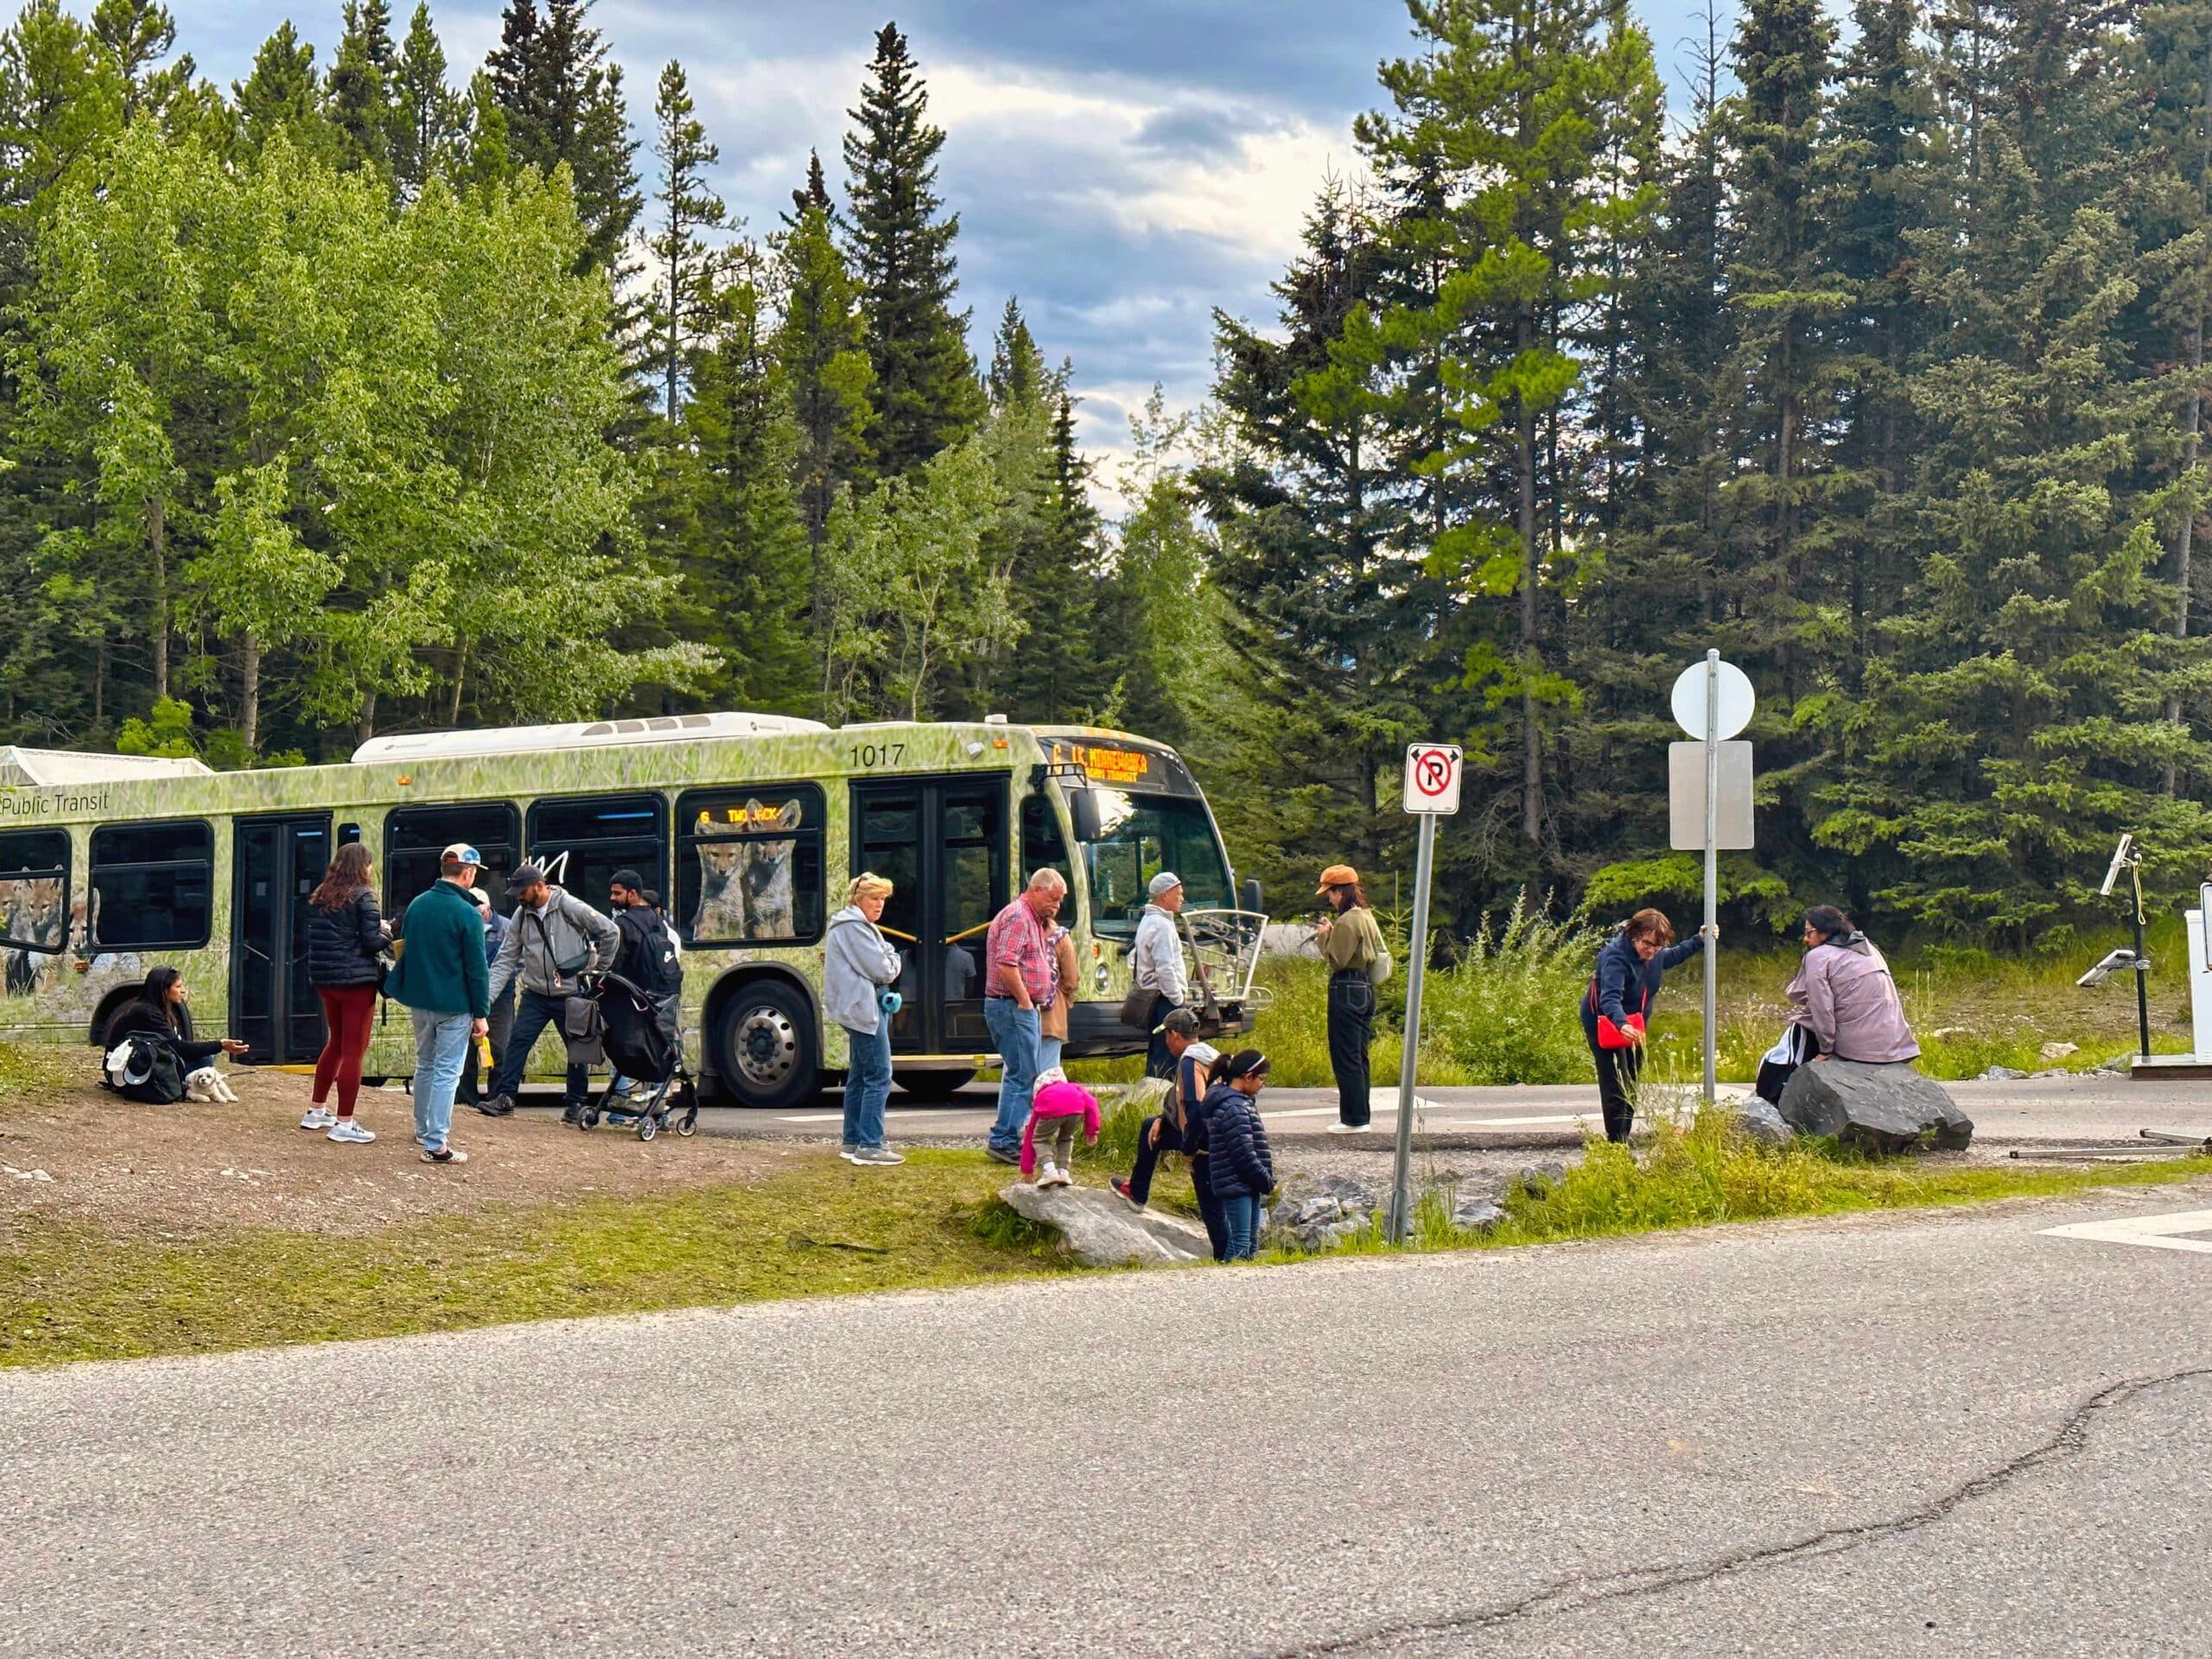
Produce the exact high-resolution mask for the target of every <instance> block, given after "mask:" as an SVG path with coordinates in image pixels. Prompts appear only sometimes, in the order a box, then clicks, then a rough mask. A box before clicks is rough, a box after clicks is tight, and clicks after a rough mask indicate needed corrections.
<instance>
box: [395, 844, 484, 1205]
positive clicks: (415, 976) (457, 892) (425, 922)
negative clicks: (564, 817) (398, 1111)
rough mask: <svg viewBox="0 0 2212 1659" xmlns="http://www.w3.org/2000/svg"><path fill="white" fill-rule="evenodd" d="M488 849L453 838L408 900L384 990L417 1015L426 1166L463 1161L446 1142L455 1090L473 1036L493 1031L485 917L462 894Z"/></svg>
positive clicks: (418, 1095)
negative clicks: (434, 873)
mask: <svg viewBox="0 0 2212 1659" xmlns="http://www.w3.org/2000/svg"><path fill="white" fill-rule="evenodd" d="M483 862H484V855H482V854H481V853H480V852H478V851H477V850H476V849H474V847H471V846H470V845H469V844H468V843H467V842H458V841H457V842H454V844H453V845H452V846H450V847H448V848H447V849H445V851H444V852H443V853H442V854H441V855H439V859H438V875H439V879H438V880H436V881H435V882H433V883H432V884H431V886H430V890H429V892H428V893H423V895H422V896H421V897H420V898H418V899H416V900H415V902H414V903H413V904H411V905H410V906H407V919H406V921H405V922H404V924H403V925H402V926H401V929H400V936H401V938H402V939H403V940H404V944H403V945H402V947H401V950H400V953H399V965H398V966H397V968H395V969H392V971H391V979H390V980H389V982H386V984H385V995H387V996H389V997H390V998H391V1000H392V1001H395V1002H404V1003H405V1004H406V1005H407V1007H408V1008H409V1010H410V1012H411V1013H412V1014H413V1015H414V1019H415V1138H416V1140H417V1141H421V1142H422V1145H423V1162H424V1163H426V1164H465V1163H467V1161H468V1154H467V1153H465V1152H462V1151H460V1150H459V1149H458V1148H456V1147H450V1146H448V1145H447V1144H446V1138H447V1136H448V1135H449V1134H450V1133H451V1132H452V1128H453V1097H454V1090H457V1089H458V1088H459V1087H460V1086H461V1064H462V1062H463V1061H464V1060H466V1059H467V1056H468V1045H469V1043H470V1041H471V1040H472V1039H474V1038H478V1037H481V1036H482V1035H484V1033H485V1032H486V1030H487V1029H489V1027H488V1026H487V1024H486V1015H487V1014H489V1013H490V1011H491V1007H492V975H491V969H490V967H489V965H488V964H487V963H486V962H485V960H484V918H483V917H482V915H481V914H480V913H479V912H478V911H477V908H476V906H474V904H473V903H471V902H470V901H469V899H468V898H467V895H466V894H465V893H463V892H462V889H463V888H464V887H470V886H472V885H474V882H475V880H476V872H477V870H478V869H479V868H480V867H481V866H482V864H483Z"/></svg>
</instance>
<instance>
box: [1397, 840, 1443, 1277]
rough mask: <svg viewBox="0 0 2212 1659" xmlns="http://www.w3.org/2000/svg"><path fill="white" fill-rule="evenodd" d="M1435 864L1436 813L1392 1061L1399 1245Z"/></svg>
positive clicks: (1425, 851) (1422, 868) (1406, 1224)
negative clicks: (1399, 1048) (1400, 1038)
mask: <svg viewBox="0 0 2212 1659" xmlns="http://www.w3.org/2000/svg"><path fill="white" fill-rule="evenodd" d="M1435 861H1436V814H1434V813H1433V812H1424V813H1422V814H1421V855H1420V858H1419V860H1418V861H1416V863H1415V865H1414V931H1413V940H1412V949H1411V951H1410V953H1409V954H1410V955H1411V957H1412V960H1411V961H1410V962H1408V963H1407V964H1406V1046H1405V1052H1404V1054H1403V1055H1402V1057H1401V1058H1400V1059H1399V1061H1398V1156H1397V1161H1396V1164H1395V1167H1394V1168H1393V1170H1392V1172H1391V1180H1390V1238H1391V1242H1392V1243H1401V1244H1402V1243H1404V1242H1405V1241H1406V1237H1407V1236H1408V1234H1409V1233H1410V1232H1412V1230H1413V1216H1412V1213H1411V1212H1410V1211H1408V1209H1407V1207H1406V1185H1407V1182H1408V1180H1409V1179H1411V1176H1412V1173H1413V1160H1414V1071H1415V1068H1416V1066H1417V1065H1418V1063H1419V1061H1420V1058H1421V982H1422V980H1424V979H1425V978H1427V975H1428V885H1429V877H1430V874H1431V872H1432V870H1433V867H1434V865H1435Z"/></svg>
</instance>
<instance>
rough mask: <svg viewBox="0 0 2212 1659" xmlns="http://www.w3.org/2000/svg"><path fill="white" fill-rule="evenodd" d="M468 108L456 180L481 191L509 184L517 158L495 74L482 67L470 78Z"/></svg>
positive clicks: (464, 118)
mask: <svg viewBox="0 0 2212 1659" xmlns="http://www.w3.org/2000/svg"><path fill="white" fill-rule="evenodd" d="M464 110H465V112H464V114H463V116H462V118H461V121H462V130H461V151H462V156H461V164H460V168H459V171H458V173H457V175H456V181H457V182H458V183H459V184H460V185H461V188H463V189H465V190H469V191H473V192H476V193H479V194H481V193H482V192H484V191H486V190H488V189H490V188H492V187H493V185H496V184H503V183H505V181H506V180H507V179H508V178H509V177H510V176H511V175H512V174H513V172H514V158H513V156H512V153H511V152H510V151H509V149H508V148H507V111H506V110H505V106H504V105H501V104H500V102H499V94H498V92H496V91H495V90H494V88H493V85H492V77H491V76H490V75H488V74H486V73H485V72H484V71H483V70H481V69H479V70H478V71H477V72H476V73H474V74H473V75H471V76H470V77H469V78H468V97H467V102H466V104H465V106H464Z"/></svg>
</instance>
